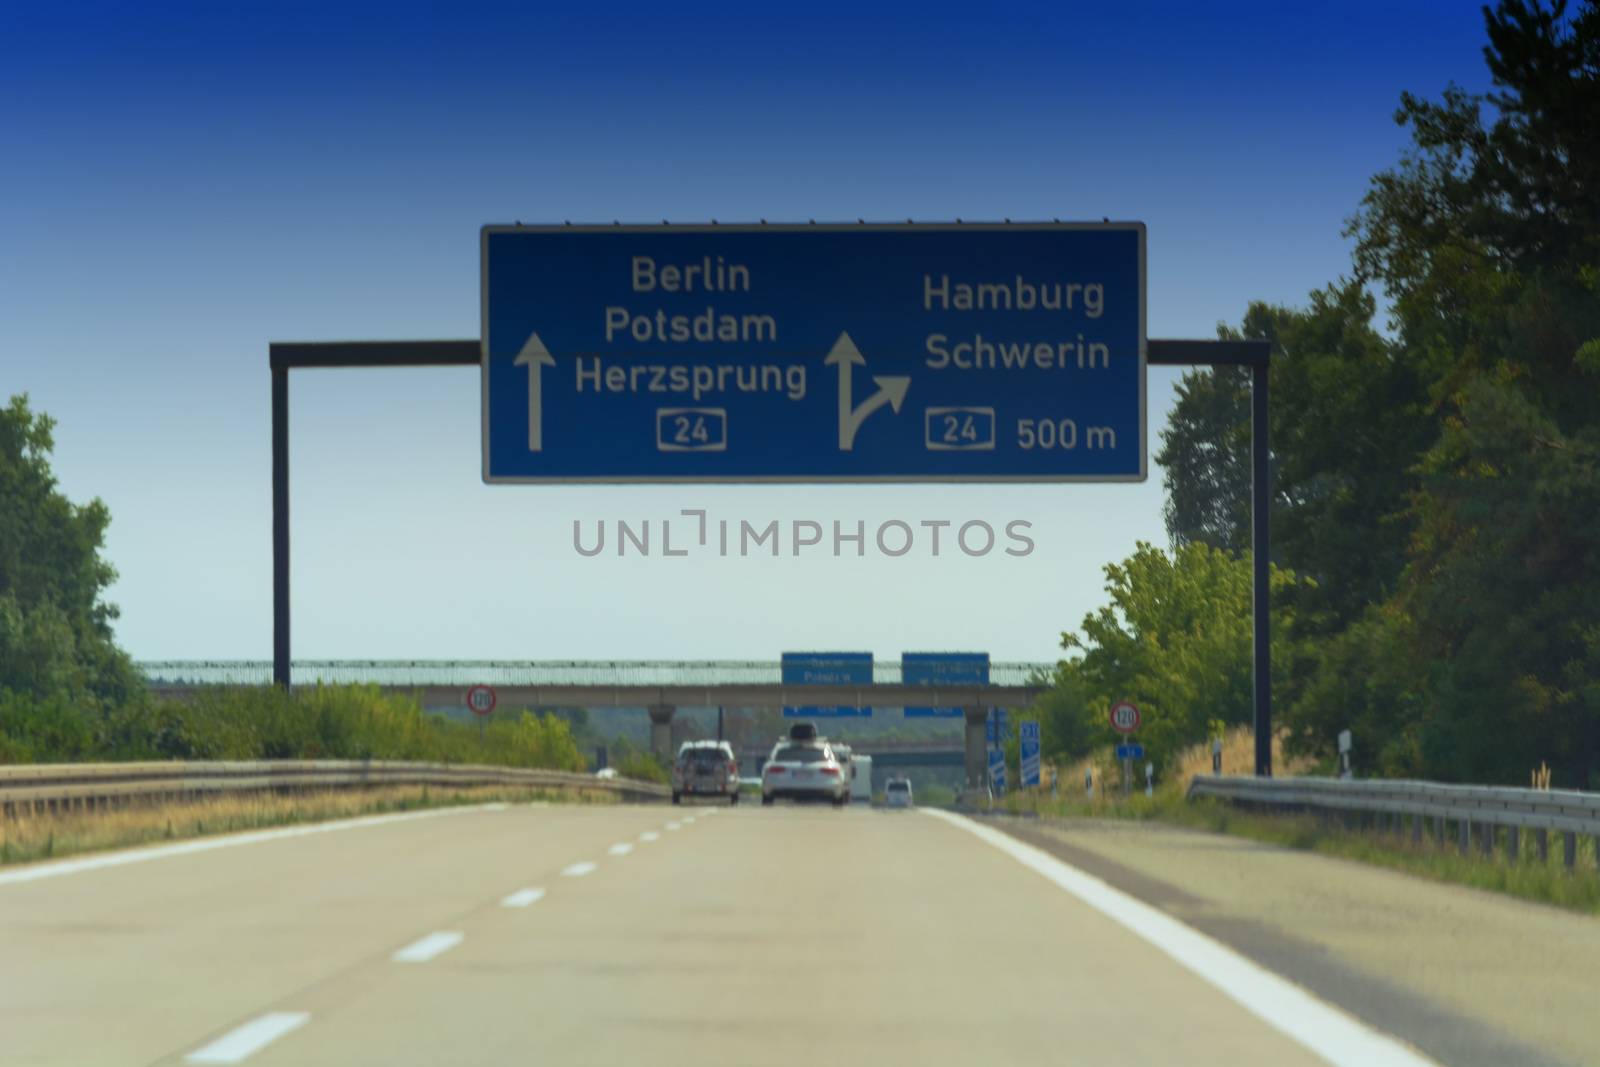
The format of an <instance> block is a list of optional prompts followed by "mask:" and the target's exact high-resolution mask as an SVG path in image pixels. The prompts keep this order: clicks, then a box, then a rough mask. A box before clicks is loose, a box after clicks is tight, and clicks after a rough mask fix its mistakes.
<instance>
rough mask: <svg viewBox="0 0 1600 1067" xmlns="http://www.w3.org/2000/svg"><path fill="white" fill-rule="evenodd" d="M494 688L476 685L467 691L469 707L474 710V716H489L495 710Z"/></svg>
mask: <svg viewBox="0 0 1600 1067" xmlns="http://www.w3.org/2000/svg"><path fill="white" fill-rule="evenodd" d="M496 699H497V698H496V697H495V693H494V688H493V687H492V686H487V685H475V686H473V687H472V688H471V689H468V690H467V707H468V708H471V709H472V714H474V715H487V714H489V713H490V712H492V711H493V710H494V705H495V700H496Z"/></svg>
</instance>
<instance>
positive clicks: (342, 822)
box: [0, 804, 492, 885]
mask: <svg viewBox="0 0 1600 1067" xmlns="http://www.w3.org/2000/svg"><path fill="white" fill-rule="evenodd" d="M488 810H492V809H491V808H490V806H488V805H484V804H473V805H471V806H469V807H464V808H433V809H430V810H428V811H405V812H397V813H395V814H393V815H363V816H361V817H359V818H355V819H330V820H329V821H328V822H319V823H313V824H310V825H307V826H285V827H280V828H278V829H276V830H251V831H250V832H248V833H243V834H228V835H226V836H223V837H203V838H199V839H197V840H194V841H184V842H181V843H179V844H174V845H156V846H154V847H151V848H137V849H129V850H127V851H122V852H107V853H101V854H99V855H94V856H84V857H82V858H81V859H68V860H57V861H55V862H53V863H42V864H38V865H30V866H27V867H21V868H19V869H17V870H12V871H7V870H0V885H14V884H16V883H19V882H37V881H39V880H41V879H44V878H59V877H61V876H63V875H68V874H80V873H82V872H85V871H99V870H104V869H106V868H108V867H125V866H127V865H128V864H130V863H146V862H148V861H150V860H160V859H167V858H169V857H171V856H189V855H193V854H194V853H197V852H211V851H213V850H215V849H219V848H238V847H239V846H241V845H255V844H260V843H261V842H263V841H280V840H283V839H285V838H290V837H307V836H309V835H311V834H331V833H337V832H339V831H341V830H360V829H363V828H365V827H368V826H383V825H386V824H388V823H396V822H410V821H412V820H413V819H437V818H441V817H443V816H446V815H467V814H470V813H473V812H483V811H488Z"/></svg>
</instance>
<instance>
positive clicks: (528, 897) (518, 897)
mask: <svg viewBox="0 0 1600 1067" xmlns="http://www.w3.org/2000/svg"><path fill="white" fill-rule="evenodd" d="M542 896H544V890H543V889H519V890H517V891H516V892H515V893H512V894H511V895H510V896H508V897H506V898H505V899H504V900H502V901H500V906H501V907H502V908H526V907H527V906H528V905H529V904H532V903H534V902H535V901H537V900H538V899H539V898H540V897H542Z"/></svg>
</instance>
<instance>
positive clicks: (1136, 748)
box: [1117, 745, 1144, 759]
mask: <svg viewBox="0 0 1600 1067" xmlns="http://www.w3.org/2000/svg"><path fill="white" fill-rule="evenodd" d="M1117 758H1118V759H1144V746H1143V745H1118V746H1117Z"/></svg>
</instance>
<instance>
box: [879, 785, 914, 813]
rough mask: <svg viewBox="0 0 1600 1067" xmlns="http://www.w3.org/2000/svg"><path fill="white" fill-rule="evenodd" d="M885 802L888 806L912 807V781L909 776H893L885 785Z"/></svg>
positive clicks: (885, 805)
mask: <svg viewBox="0 0 1600 1067" xmlns="http://www.w3.org/2000/svg"><path fill="white" fill-rule="evenodd" d="M883 804H884V807H887V808H909V807H911V781H910V779H907V778H891V779H890V780H889V782H888V784H887V785H885V786H884V787H883Z"/></svg>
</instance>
